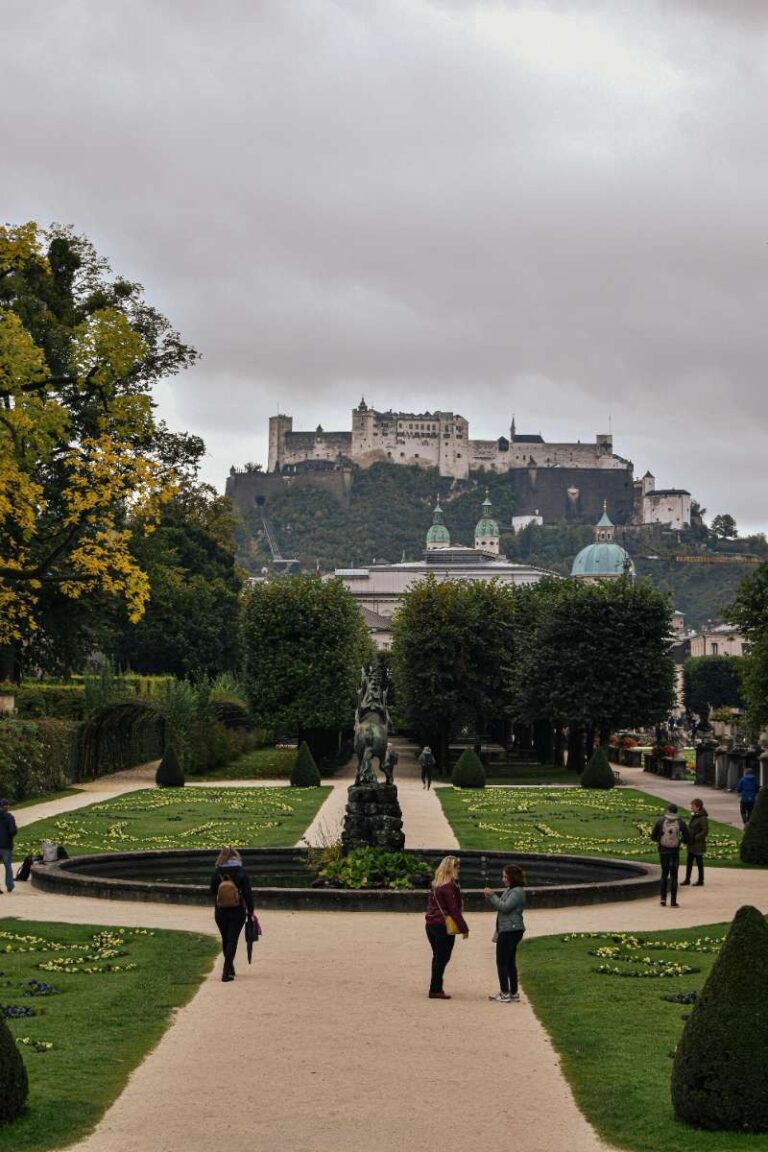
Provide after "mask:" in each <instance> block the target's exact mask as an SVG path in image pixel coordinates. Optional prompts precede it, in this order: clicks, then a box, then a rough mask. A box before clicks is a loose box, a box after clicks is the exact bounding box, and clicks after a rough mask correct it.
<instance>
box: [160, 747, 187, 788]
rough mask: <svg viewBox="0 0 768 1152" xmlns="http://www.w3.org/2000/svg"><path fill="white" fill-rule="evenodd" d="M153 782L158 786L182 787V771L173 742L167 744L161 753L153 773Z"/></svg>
mask: <svg viewBox="0 0 768 1152" xmlns="http://www.w3.org/2000/svg"><path fill="white" fill-rule="evenodd" d="M155 783H156V784H157V786H158V788H183V787H184V773H183V772H182V770H181V764H180V763H179V757H178V755H177V754H176V749H175V748H174V746H173V744H169V745H168V747H167V748H166V750H165V752H164V753H163V758H162V760H161V761H160V763H159V764H158V766H157V772H156V773H155Z"/></svg>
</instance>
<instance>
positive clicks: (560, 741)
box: [552, 724, 565, 768]
mask: <svg viewBox="0 0 768 1152" xmlns="http://www.w3.org/2000/svg"><path fill="white" fill-rule="evenodd" d="M552 762H553V764H554V766H555V768H564V767H565V733H564V732H563V726H562V724H556V725H555V744H554V749H553V754H552Z"/></svg>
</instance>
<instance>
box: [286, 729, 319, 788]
mask: <svg viewBox="0 0 768 1152" xmlns="http://www.w3.org/2000/svg"><path fill="white" fill-rule="evenodd" d="M319 785H320V772H319V770H318V767H317V764H315V761H314V757H313V756H312V753H311V752H310V750H309V748H308V747H307V742H306V740H302V742H301V744H300V745H299V750H298V752H297V753H296V759H295V760H294V762H293V768H292V769H291V787H292V788H317V787H318V786H319Z"/></svg>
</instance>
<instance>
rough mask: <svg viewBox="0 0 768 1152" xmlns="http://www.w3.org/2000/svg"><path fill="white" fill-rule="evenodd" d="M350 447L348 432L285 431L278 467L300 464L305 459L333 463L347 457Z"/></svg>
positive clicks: (350, 441) (350, 440)
mask: <svg viewBox="0 0 768 1152" xmlns="http://www.w3.org/2000/svg"><path fill="white" fill-rule="evenodd" d="M351 447H352V436H351V434H350V433H349V432H287V433H286V434H285V437H284V439H283V446H282V451H281V453H280V457H279V467H281V468H282V467H283V466H284V465H286V464H301V463H303V462H304V461H305V460H328V461H330V462H332V463H335V462H337V461H338V460H339V458H340V457H342V456H344V457H348V456H349V455H350V452H351Z"/></svg>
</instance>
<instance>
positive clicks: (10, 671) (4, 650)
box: [0, 644, 21, 684]
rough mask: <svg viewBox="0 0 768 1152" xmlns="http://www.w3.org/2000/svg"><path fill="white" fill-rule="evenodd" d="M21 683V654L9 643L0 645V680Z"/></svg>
mask: <svg viewBox="0 0 768 1152" xmlns="http://www.w3.org/2000/svg"><path fill="white" fill-rule="evenodd" d="M5 681H7V682H9V683H13V684H20V683H21V654H20V653H19V650H18V649H17V648H12V647H11V645H10V644H7V645H0V682H5Z"/></svg>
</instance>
